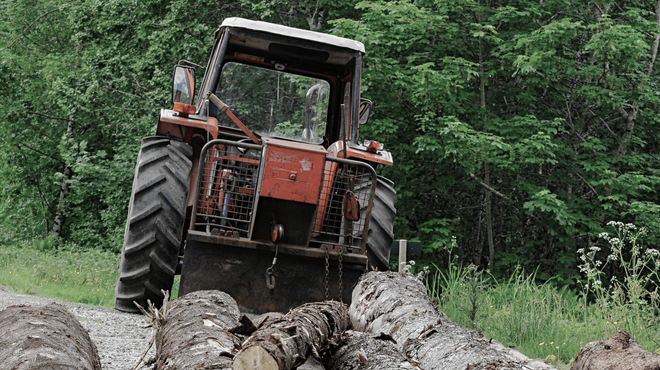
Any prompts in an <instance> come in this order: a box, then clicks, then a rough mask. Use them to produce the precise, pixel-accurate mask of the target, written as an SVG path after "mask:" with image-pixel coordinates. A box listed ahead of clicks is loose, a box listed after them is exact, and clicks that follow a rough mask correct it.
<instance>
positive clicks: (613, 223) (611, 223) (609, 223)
mask: <svg viewBox="0 0 660 370" xmlns="http://www.w3.org/2000/svg"><path fill="white" fill-rule="evenodd" d="M612 225H616V221H610V222H608V223H607V226H612Z"/></svg>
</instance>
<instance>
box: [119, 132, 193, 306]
mask: <svg viewBox="0 0 660 370" xmlns="http://www.w3.org/2000/svg"><path fill="white" fill-rule="evenodd" d="M192 154H193V151H192V148H191V147H190V146H189V145H187V144H185V143H182V142H179V141H175V140H170V139H169V138H167V137H163V136H152V137H146V138H144V139H142V146H141V148H140V153H139V155H138V160H137V165H136V168H135V177H134V179H133V189H132V191H131V201H130V203H129V206H128V220H127V221H126V231H125V234H124V245H123V246H122V249H121V261H120V262H119V276H118V279H117V286H116V287H115V309H117V310H119V311H124V312H139V310H138V308H137V307H136V306H135V304H134V303H133V302H134V301H135V302H137V303H139V304H140V305H142V306H143V307H145V308H146V307H147V300H150V301H151V302H152V303H154V304H155V305H156V306H158V307H160V305H162V302H163V293H162V292H161V289H162V290H171V289H172V283H173V282H174V274H175V270H176V266H177V263H178V256H179V247H180V245H181V238H182V234H183V227H184V222H185V218H186V203H187V199H188V191H189V190H190V189H189V187H190V184H189V183H190V173H191V169H192V162H191V161H190V159H189V158H190V157H192Z"/></svg>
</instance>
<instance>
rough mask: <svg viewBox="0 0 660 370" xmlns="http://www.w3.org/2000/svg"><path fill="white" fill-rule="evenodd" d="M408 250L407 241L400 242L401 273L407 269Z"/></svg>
mask: <svg viewBox="0 0 660 370" xmlns="http://www.w3.org/2000/svg"><path fill="white" fill-rule="evenodd" d="M407 249H408V241H407V240H403V239H401V240H399V272H403V270H404V269H405V268H406V250H407Z"/></svg>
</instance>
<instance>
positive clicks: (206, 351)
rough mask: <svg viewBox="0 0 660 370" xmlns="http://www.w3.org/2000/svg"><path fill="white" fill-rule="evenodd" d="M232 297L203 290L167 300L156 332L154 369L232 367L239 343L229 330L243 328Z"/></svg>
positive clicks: (214, 291) (175, 369) (177, 369)
mask: <svg viewBox="0 0 660 370" xmlns="http://www.w3.org/2000/svg"><path fill="white" fill-rule="evenodd" d="M240 319H241V313H240V311H239V310H238V306H237V305H236V302H235V301H234V299H233V298H232V297H230V296H229V295H228V294H226V293H223V292H220V291H217V290H202V291H197V292H192V293H189V294H186V295H184V296H183V297H180V298H178V299H175V300H174V301H172V302H170V303H169V309H168V314H167V317H166V322H165V323H164V324H163V325H162V327H161V328H160V330H159V331H158V334H157V335H156V369H158V370H179V369H209V370H210V369H231V365H232V361H233V356H234V354H235V353H236V352H238V350H239V349H240V346H241V341H240V339H239V338H238V337H237V336H236V335H234V334H233V333H232V332H234V331H239V330H241V329H242V328H244V325H242V324H241V322H240Z"/></svg>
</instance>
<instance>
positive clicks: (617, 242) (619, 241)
mask: <svg viewBox="0 0 660 370" xmlns="http://www.w3.org/2000/svg"><path fill="white" fill-rule="evenodd" d="M619 243H621V239H619V238H612V239H610V244H619Z"/></svg>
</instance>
